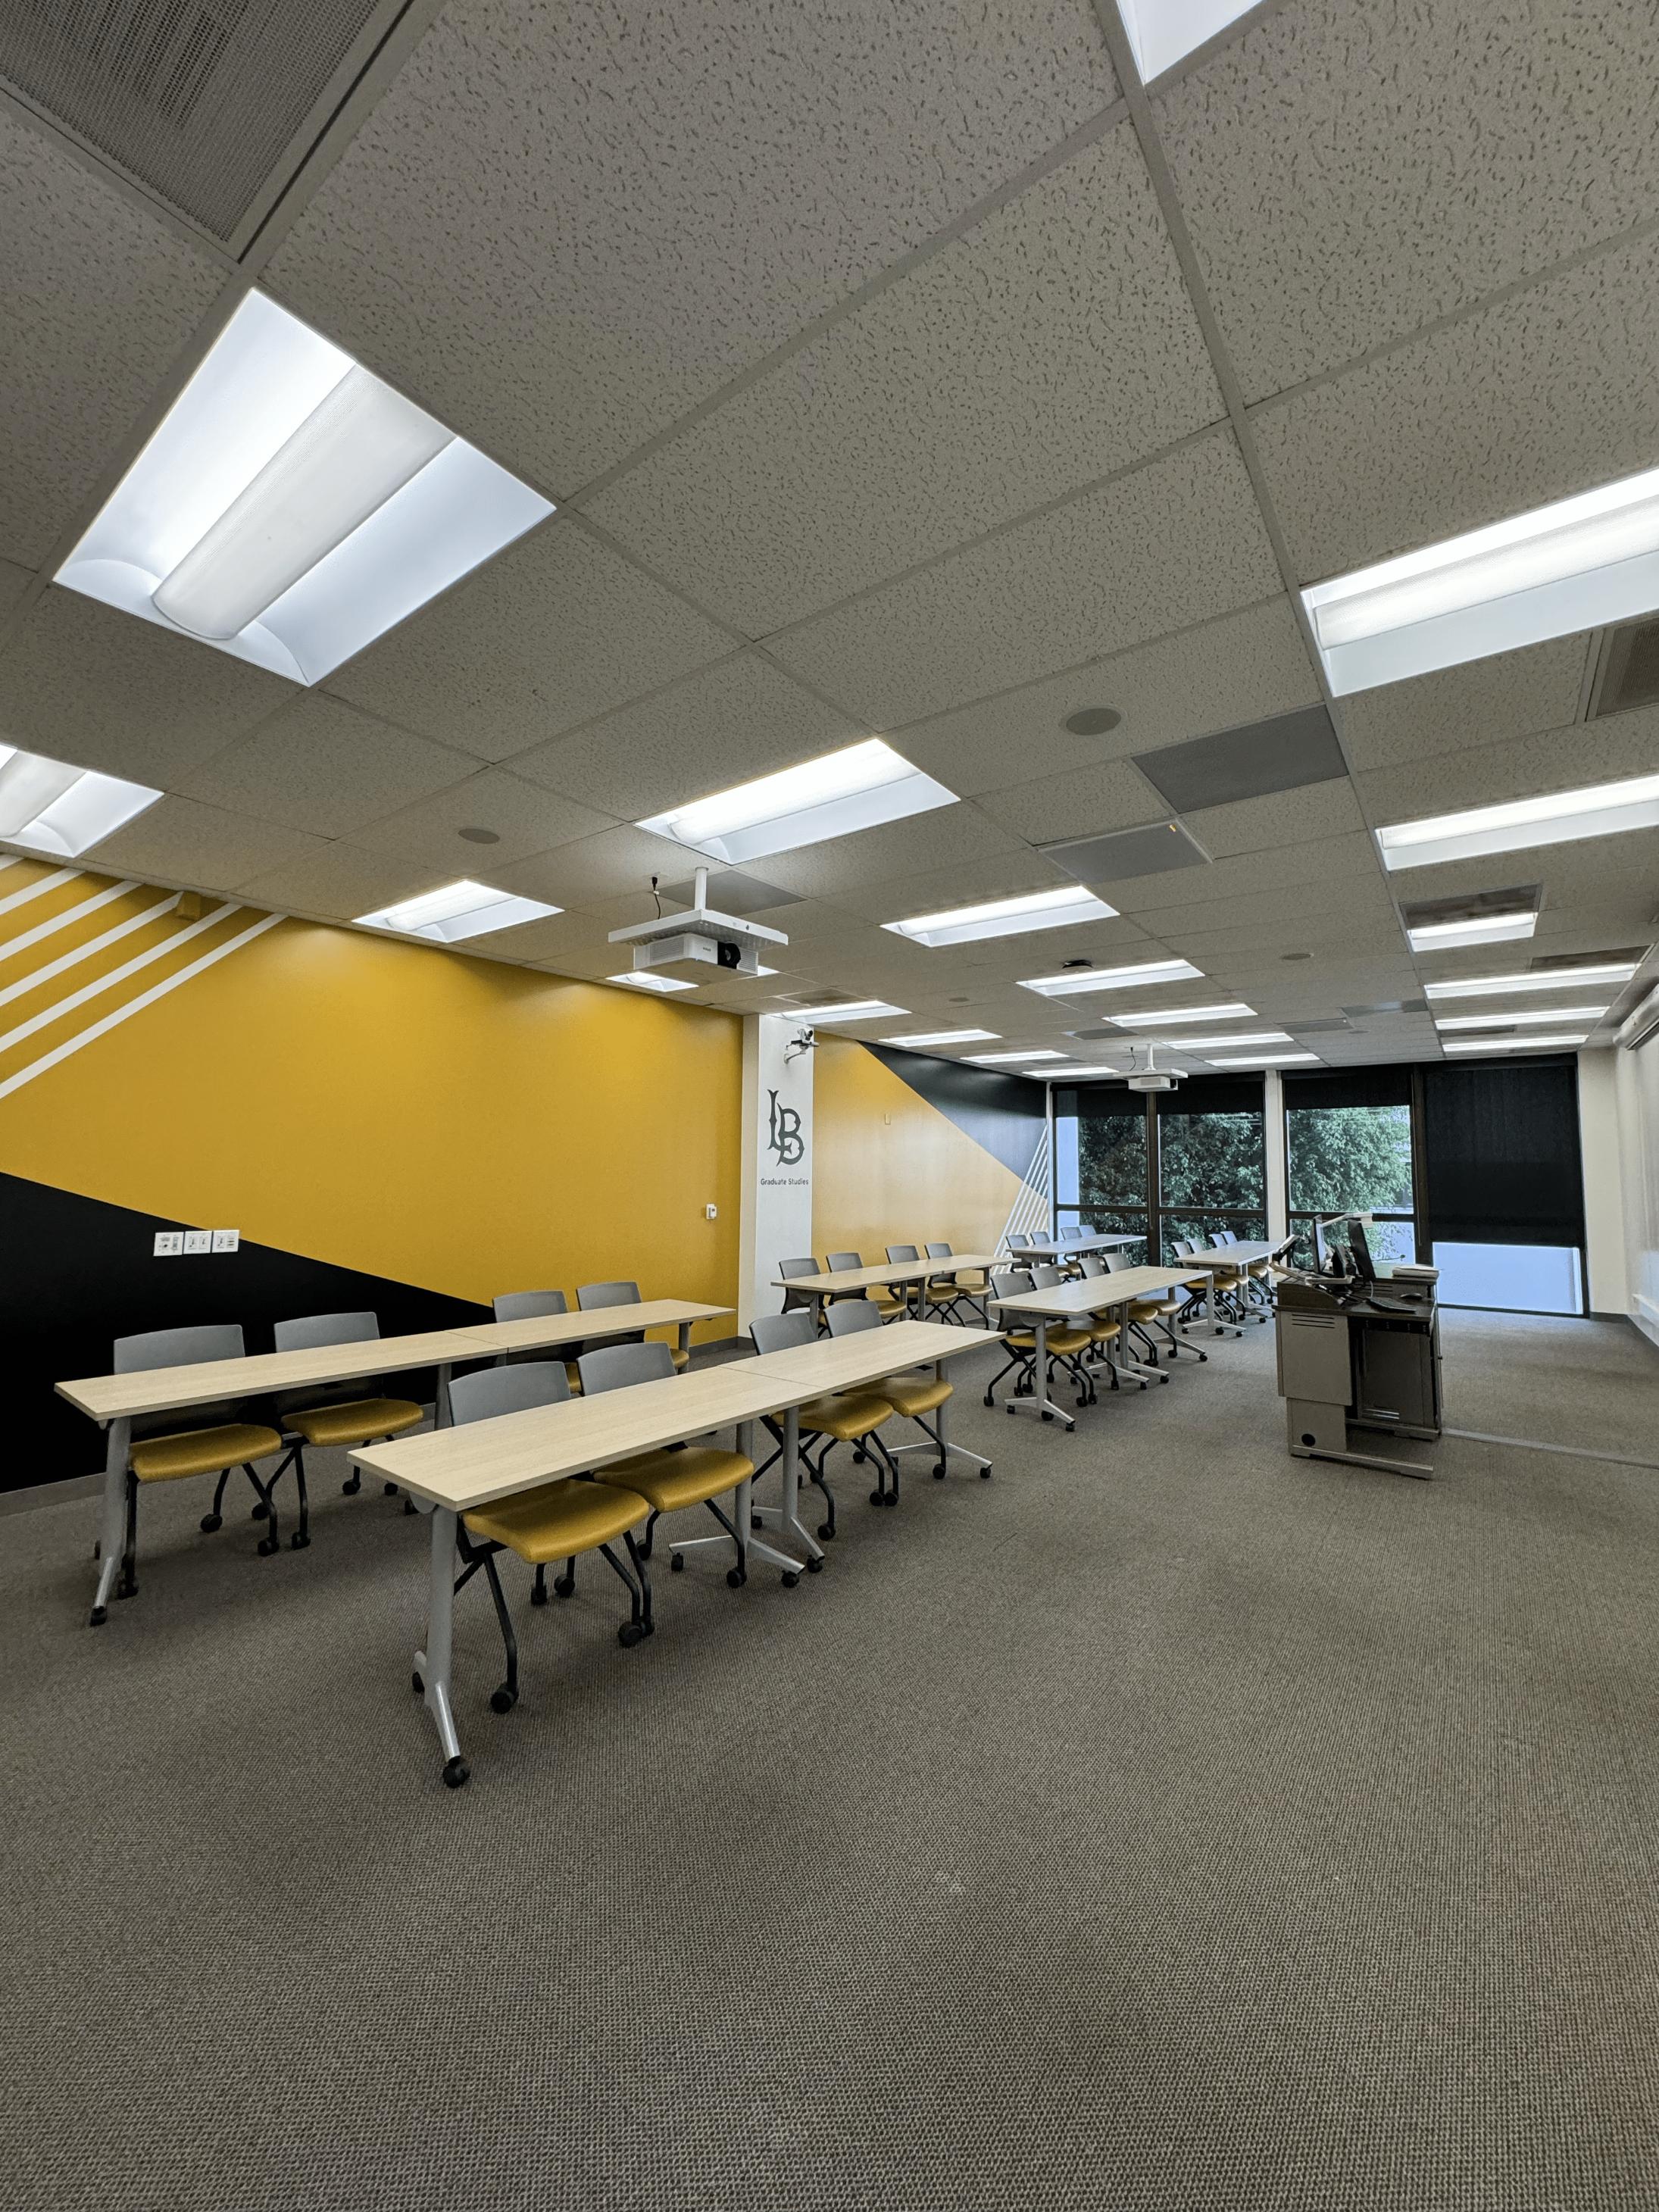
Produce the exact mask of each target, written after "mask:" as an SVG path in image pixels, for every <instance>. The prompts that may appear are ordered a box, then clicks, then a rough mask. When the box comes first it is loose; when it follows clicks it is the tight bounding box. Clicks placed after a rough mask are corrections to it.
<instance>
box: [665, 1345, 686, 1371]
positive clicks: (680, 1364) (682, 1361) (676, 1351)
mask: <svg viewBox="0 0 1659 2212" xmlns="http://www.w3.org/2000/svg"><path fill="white" fill-rule="evenodd" d="M669 1348H670V1350H671V1352H673V1355H674V1365H675V1368H676V1370H683V1369H684V1368H687V1367H689V1366H690V1364H691V1355H690V1352H682V1351H681V1350H680V1347H679V1346H678V1344H676V1345H672V1346H670V1347H669Z"/></svg>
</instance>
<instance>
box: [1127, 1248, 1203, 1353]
mask: <svg viewBox="0 0 1659 2212" xmlns="http://www.w3.org/2000/svg"><path fill="white" fill-rule="evenodd" d="M1127 1266H1128V1262H1127V1261H1126V1260H1125V1259H1124V1257H1123V1255H1121V1253H1118V1252H1109V1253H1108V1254H1107V1255H1106V1271H1107V1273H1109V1274H1113V1275H1121V1274H1122V1273H1124V1272H1125V1270H1126V1268H1127ZM1183 1303H1184V1301H1183V1299H1182V1294H1181V1292H1180V1291H1159V1292H1158V1293H1157V1294H1156V1295H1155V1296H1153V1297H1148V1298H1137V1299H1135V1301H1134V1302H1133V1304H1132V1305H1131V1306H1130V1307H1129V1309H1128V1310H1127V1313H1126V1314H1125V1316H1124V1321H1125V1322H1126V1324H1127V1328H1128V1329H1129V1332H1130V1334H1132V1335H1133V1336H1134V1337H1135V1338H1137V1339H1138V1340H1139V1343H1140V1345H1141V1347H1142V1349H1143V1350H1144V1351H1145V1352H1146V1357H1147V1358H1148V1359H1149V1360H1150V1361H1151V1362H1152V1365H1153V1366H1154V1367H1156V1366H1157V1365H1158V1342H1157V1340H1156V1339H1155V1338H1154V1336H1153V1334H1152V1331H1153V1330H1154V1329H1156V1330H1157V1331H1158V1335H1159V1336H1161V1337H1162V1338H1163V1340H1164V1344H1165V1346H1167V1347H1168V1349H1169V1353H1170V1358H1171V1359H1173V1358H1175V1357H1176V1353H1177V1352H1180V1351H1181V1350H1182V1341H1181V1339H1180V1338H1179V1337H1178V1336H1177V1335H1176V1333H1175V1331H1174V1329H1173V1328H1170V1322H1171V1321H1172V1320H1173V1319H1174V1317H1175V1316H1176V1314H1178V1313H1179V1312H1180V1311H1181V1310H1182V1304H1183ZM1185 1348H1186V1349H1187V1350H1188V1351H1189V1352H1192V1353H1194V1356H1195V1357H1196V1358H1200V1359H1205V1358H1208V1356H1209V1355H1208V1354H1207V1353H1206V1352H1200V1350H1199V1348H1198V1346H1196V1345H1195V1344H1194V1345H1188V1346H1186V1347H1185Z"/></svg>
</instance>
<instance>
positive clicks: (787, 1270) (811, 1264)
mask: <svg viewBox="0 0 1659 2212" xmlns="http://www.w3.org/2000/svg"><path fill="white" fill-rule="evenodd" d="M821 1272H822V1271H821V1269H820V1268H819V1267H818V1263H817V1261H816V1260H815V1259H813V1257H812V1256H811V1253H808V1255H806V1257H805V1259H804V1260H780V1261H779V1262H778V1273H779V1274H780V1275H781V1276H782V1277H783V1278H784V1279H785V1281H786V1282H787V1280H788V1279H789V1278H790V1277H791V1276H794V1275H816V1274H818V1273H821ZM783 1310H784V1312H785V1313H810V1314H811V1316H812V1318H813V1320H814V1322H816V1321H817V1316H818V1300H817V1297H816V1295H815V1294H814V1293H813V1292H812V1291H785V1292H784V1294H783Z"/></svg>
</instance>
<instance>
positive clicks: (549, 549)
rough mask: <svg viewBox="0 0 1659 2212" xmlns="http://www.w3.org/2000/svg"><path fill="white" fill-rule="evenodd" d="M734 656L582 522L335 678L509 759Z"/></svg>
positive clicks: (449, 737)
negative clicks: (726, 656) (560, 733)
mask: <svg viewBox="0 0 1659 2212" xmlns="http://www.w3.org/2000/svg"><path fill="white" fill-rule="evenodd" d="M731 649H732V641H731V639H730V638H729V637H728V636H727V635H726V633H725V632H724V631H723V630H720V629H715V627H714V624H713V623H709V622H706V621H705V620H704V619H703V617H702V616H701V615H699V614H696V613H694V612H693V611H692V610H691V609H690V607H688V606H687V605H685V604H684V601H683V600H681V599H676V598H675V597H674V595H673V594H672V593H671V592H665V591H664V590H663V588H662V586H660V585H659V584H653V582H652V581H651V580H650V579H649V577H647V576H644V575H642V574H641V573H640V571H639V570H638V569H637V568H635V566H634V564H633V563H632V562H630V561H625V560H623V557H622V556H620V555H619V554H617V553H613V552H612V551H611V549H610V547H609V546H606V545H602V544H600V543H599V541H598V539H597V538H593V537H592V536H591V535H590V534H589V533H588V532H586V531H585V530H583V529H581V528H580V526H579V525H576V524H573V523H570V522H557V523H554V524H552V525H550V526H544V527H543V528H542V529H540V530H536V531H532V532H531V533H530V535H529V536H528V537H527V538H521V539H520V542H519V543H518V544H516V545H514V546H512V547H510V548H509V549H508V550H507V552H505V553H503V554H502V555H501V557H500V558H499V559H498V560H495V561H491V562H486V564H485V565H484V567H483V568H480V569H478V570H477V572H476V574H473V575H472V576H471V577H470V578H469V579H468V580H467V581H466V582H465V583H464V584H462V585H460V586H459V587H458V588H457V589H456V590H455V591H453V592H449V593H447V595H446V596H445V597H444V598H443V599H440V600H438V601H436V602H435V604H434V605H430V606H427V607H423V608H422V610H421V611H420V612H419V613H418V614H416V615H413V616H411V617H410V619H409V621H408V622H406V623H403V624H401V625H400V626H399V628H398V629H395V630H393V631H392V632H391V634H390V635H388V636H386V637H384V638H382V639H380V641H379V642H378V643H376V644H374V645H372V646H370V647H369V648H368V652H367V653H360V654H359V655H358V657H357V659H356V660H354V661H351V662H349V664H348V665H346V666H345V667H344V668H343V669H341V670H339V671H337V673H336V674H335V675H333V676H331V678H329V683H328V688H329V690H331V691H333V692H336V693H337V694H338V695H339V696H341V697H342V698H344V699H349V700H350V701H352V702H354V703H355V704H356V705H357V706H360V707H367V708H369V709H370V711H371V712H372V713H374V714H384V715H385V716H386V718H387V720H390V721H394V722H401V723H403V724H404V726H406V727H408V728H410V729H416V730H421V731H423V732H425V733H426V735H427V736H428V737H432V738H441V740H443V741H444V742H445V743H447V744H453V745H459V746H460V747H461V748H462V749H463V750H465V751H467V752H471V753H476V754H477V756H478V757H480V758H481V759H483V760H506V759H507V758H508V757H510V756H511V755H513V753H517V752H522V751H523V750H525V749H526V747H528V746H531V745H535V744H541V743H543V742H544V740H545V739H547V738H550V737H556V736H557V735H558V734H559V732H561V731H564V730H568V729H571V728H574V726H575V725H576V724H577V723H579V722H586V721H589V720H592V718H593V717H594V716H595V715H596V714H605V713H607V712H608V711H609V710H610V709H611V708H613V707H619V706H621V705H622V704H623V702H624V701H626V700H629V699H633V698H637V697H639V696H640V695H641V693H643V692H647V691H653V690H656V689H657V688H658V686H659V685H660V684H671V683H672V682H673V681H674V679H675V678H677V677H680V676H684V675H685V674H686V673H687V672H688V671H690V670H691V669H693V668H696V667H700V666H702V665H703V664H704V663H706V662H708V661H711V660H716V659H720V658H721V657H722V656H724V655H725V654H726V653H729V652H730V651H731Z"/></svg>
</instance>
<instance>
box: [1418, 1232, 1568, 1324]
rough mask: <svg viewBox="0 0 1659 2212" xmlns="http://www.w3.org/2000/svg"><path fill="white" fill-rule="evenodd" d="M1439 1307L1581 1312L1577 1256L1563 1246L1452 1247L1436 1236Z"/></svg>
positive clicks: (1507, 1310) (1497, 1245) (1435, 1257)
mask: <svg viewBox="0 0 1659 2212" xmlns="http://www.w3.org/2000/svg"><path fill="white" fill-rule="evenodd" d="M1434 1264H1435V1266H1436V1267H1438V1268H1439V1270H1440V1283H1439V1297H1440V1303H1441V1304H1442V1305H1448V1306H1496V1307H1498V1309H1499V1310H1501V1311H1503V1312H1504V1313H1559V1314H1577V1313H1583V1310H1584V1306H1583V1269H1582V1267H1580V1264H1579V1255H1578V1253H1577V1250H1575V1249H1573V1247H1571V1245H1564V1244H1455V1243H1448V1242H1446V1241H1445V1240H1444V1239H1443V1238H1441V1237H1437V1238H1436V1239H1435V1244H1434Z"/></svg>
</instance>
